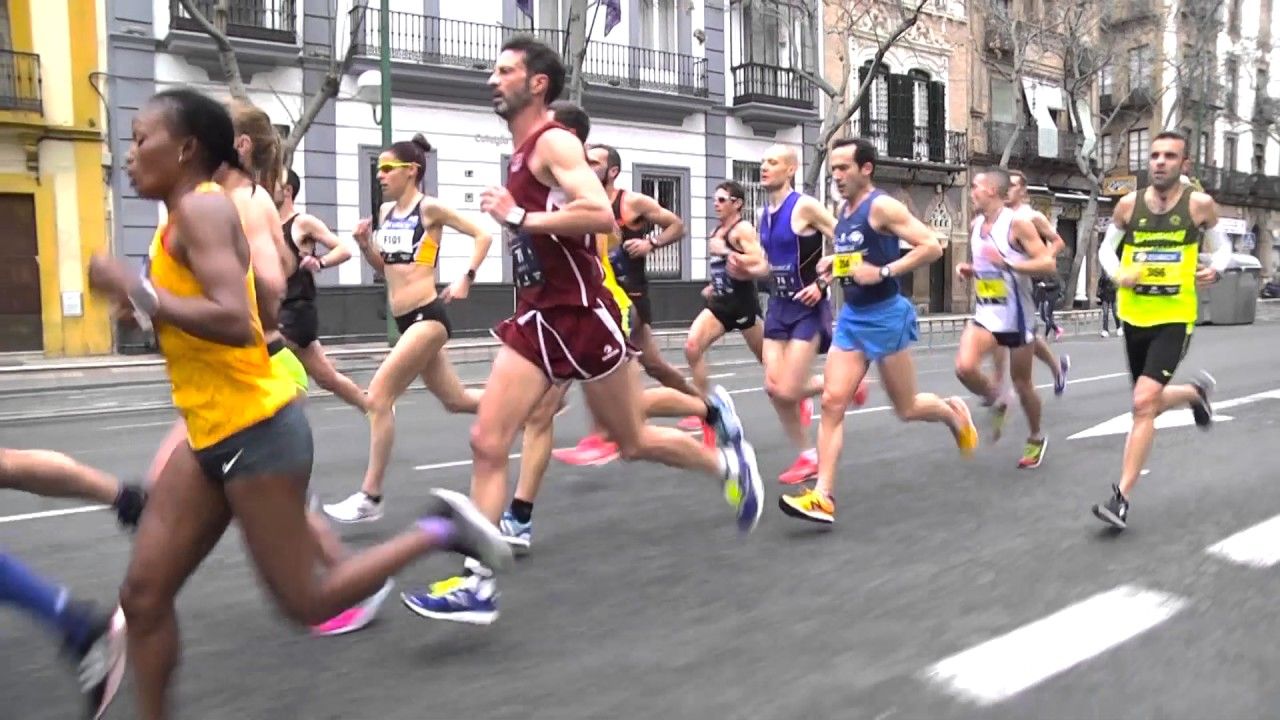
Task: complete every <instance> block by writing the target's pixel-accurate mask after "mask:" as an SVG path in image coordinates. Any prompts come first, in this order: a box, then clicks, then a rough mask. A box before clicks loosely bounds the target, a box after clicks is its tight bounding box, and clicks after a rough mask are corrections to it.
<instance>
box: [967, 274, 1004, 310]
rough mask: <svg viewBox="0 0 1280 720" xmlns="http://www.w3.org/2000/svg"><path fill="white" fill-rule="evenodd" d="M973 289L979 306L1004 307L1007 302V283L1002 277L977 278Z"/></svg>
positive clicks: (996, 275) (998, 275)
mask: <svg viewBox="0 0 1280 720" xmlns="http://www.w3.org/2000/svg"><path fill="white" fill-rule="evenodd" d="M975 287H976V290H977V293H978V302H979V303H981V304H984V305H1004V304H1006V303H1008V302H1009V283H1008V282H1006V281H1005V278H1004V276H1003V275H1000V274H995V275H992V276H987V277H984V276H978V277H977V279H976V282H975Z"/></svg>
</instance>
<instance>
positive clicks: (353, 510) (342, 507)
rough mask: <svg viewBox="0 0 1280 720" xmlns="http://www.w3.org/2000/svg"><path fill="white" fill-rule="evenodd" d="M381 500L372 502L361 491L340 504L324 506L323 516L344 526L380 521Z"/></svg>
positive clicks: (371, 499)
mask: <svg viewBox="0 0 1280 720" xmlns="http://www.w3.org/2000/svg"><path fill="white" fill-rule="evenodd" d="M382 502H383V501H382V500H374V499H373V498H371V497H369V496H368V495H366V494H364V492H363V491H361V492H357V493H355V494H353V495H352V496H351V497H349V498H347V499H346V500H343V501H342V502H340V503H334V504H332V505H325V506H324V514H325V515H328V516H329V517H331V518H333V520H334V521H335V522H340V523H343V524H344V525H353V524H355V523H366V522H376V521H378V520H381V519H382Z"/></svg>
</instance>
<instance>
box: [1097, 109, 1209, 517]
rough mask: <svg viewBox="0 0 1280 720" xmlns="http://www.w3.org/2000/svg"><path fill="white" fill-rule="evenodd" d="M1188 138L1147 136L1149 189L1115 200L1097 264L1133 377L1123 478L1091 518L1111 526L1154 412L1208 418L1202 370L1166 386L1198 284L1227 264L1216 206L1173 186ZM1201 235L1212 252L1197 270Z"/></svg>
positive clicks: (1180, 353)
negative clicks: (1184, 410)
mask: <svg viewBox="0 0 1280 720" xmlns="http://www.w3.org/2000/svg"><path fill="white" fill-rule="evenodd" d="M1186 162H1187V139H1186V138H1185V137H1183V136H1182V135H1181V134H1179V133H1176V132H1162V133H1160V134H1159V135H1156V137H1155V139H1154V140H1152V141H1151V157H1150V159H1149V160H1148V161H1147V165H1148V169H1149V171H1150V175H1151V185H1150V187H1146V188H1142V189H1141V190H1139V191H1138V192H1134V193H1130V194H1128V195H1125V196H1124V197H1123V198H1120V200H1119V201H1118V202H1117V203H1116V209H1115V212H1114V214H1113V215H1112V216H1111V226H1110V227H1108V228H1107V234H1106V236H1105V237H1104V238H1103V240H1102V246H1101V248H1100V249H1099V251H1098V261H1099V262H1100V263H1101V265H1102V269H1103V271H1104V272H1106V274H1107V275H1108V276H1110V277H1111V278H1112V279H1113V280H1115V283H1116V287H1117V288H1118V290H1117V291H1116V295H1117V300H1118V301H1119V313H1120V319H1121V320H1122V321H1123V322H1124V351H1125V355H1126V357H1128V359H1129V374H1130V377H1131V378H1132V381H1133V428H1132V429H1131V430H1130V431H1129V438H1128V440H1127V441H1126V442H1125V444H1124V460H1123V463H1122V465H1121V468H1120V482H1119V483H1118V484H1116V485H1112V486H1111V490H1112V493H1111V497H1110V499H1108V500H1107V501H1106V502H1103V503H1100V504H1098V505H1094V506H1093V514H1094V515H1096V516H1097V517H1098V519H1100V520H1102V521H1103V522H1105V523H1108V524H1109V525H1111V526H1112V527H1114V528H1116V529H1118V530H1123V529H1124V528H1125V527H1127V526H1128V524H1129V497H1130V495H1132V494H1133V486H1134V485H1136V484H1137V482H1138V475H1139V474H1140V473H1141V470H1142V468H1143V466H1144V465H1146V462H1147V457H1148V456H1149V455H1150V454H1151V443H1152V441H1153V440H1154V439H1155V422H1156V416H1157V415H1159V414H1160V413H1162V412H1165V411H1166V410H1171V409H1173V408H1176V407H1182V406H1184V405H1189V406H1190V407H1191V413H1192V416H1193V417H1194V418H1195V422H1196V425H1198V426H1200V427H1201V428H1204V429H1208V428H1209V426H1210V425H1211V424H1212V423H1213V408H1212V407H1211V406H1210V404H1209V395H1210V394H1211V393H1212V392H1213V387H1214V384H1215V383H1214V380H1213V376H1211V375H1209V373H1207V372H1204V371H1200V372H1199V373H1198V374H1197V375H1196V376H1195V377H1194V378H1193V379H1192V380H1191V382H1190V383H1186V384H1182V385H1169V381H1170V380H1172V379H1173V374H1174V373H1175V372H1177V371H1178V364H1179V363H1180V362H1182V358H1183V357H1184V356H1186V354H1187V346H1188V345H1190V344H1191V332H1192V330H1194V329H1195V323H1196V313H1197V311H1198V309H1199V305H1198V302H1199V301H1198V300H1197V299H1196V294H1197V292H1196V286H1198V285H1209V284H1212V283H1214V282H1216V281H1217V279H1218V277H1219V276H1220V275H1221V274H1222V271H1223V270H1225V269H1226V268H1227V265H1228V264H1229V263H1230V262H1231V243H1230V242H1228V241H1227V240H1226V239H1225V238H1224V237H1223V236H1222V231H1220V230H1218V229H1217V228H1216V227H1214V226H1216V225H1217V224H1218V206H1217V203H1215V202H1214V201H1213V198H1212V197H1210V196H1209V195H1207V194H1205V193H1204V192H1202V191H1199V190H1196V189H1195V188H1194V187H1193V186H1192V185H1191V184H1190V183H1183V182H1179V174H1178V173H1179V170H1180V169H1181V168H1182V166H1183V165H1184V164H1185V163H1186ZM1201 240H1205V241H1207V245H1208V246H1209V248H1210V250H1211V251H1212V252H1213V256H1212V260H1211V262H1210V264H1209V266H1208V267H1204V268H1198V269H1197V261H1198V258H1199V252H1200V243H1201Z"/></svg>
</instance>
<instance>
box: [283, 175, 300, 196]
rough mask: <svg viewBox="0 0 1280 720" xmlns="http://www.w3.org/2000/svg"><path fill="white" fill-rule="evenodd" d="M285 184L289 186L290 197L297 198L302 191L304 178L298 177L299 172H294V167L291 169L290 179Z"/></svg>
mask: <svg viewBox="0 0 1280 720" xmlns="http://www.w3.org/2000/svg"><path fill="white" fill-rule="evenodd" d="M285 184H286V185H288V186H289V199H290V200H297V199H298V193H299V192H302V180H301V179H300V178H299V177H298V173H296V172H294V171H293V169H292V168H290V169H289V175H288V179H287V180H286V181H285Z"/></svg>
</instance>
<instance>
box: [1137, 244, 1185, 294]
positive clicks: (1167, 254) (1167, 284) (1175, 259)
mask: <svg viewBox="0 0 1280 720" xmlns="http://www.w3.org/2000/svg"><path fill="white" fill-rule="evenodd" d="M1132 266H1133V267H1135V268H1137V270H1138V284H1137V285H1135V286H1134V288H1133V291H1134V292H1135V293H1138V294H1139V295H1177V294H1178V293H1180V292H1182V285H1183V282H1184V281H1185V280H1186V278H1185V277H1183V274H1184V272H1185V269H1184V267H1183V265H1182V251H1181V250H1135V251H1134V252H1133V261H1132Z"/></svg>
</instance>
